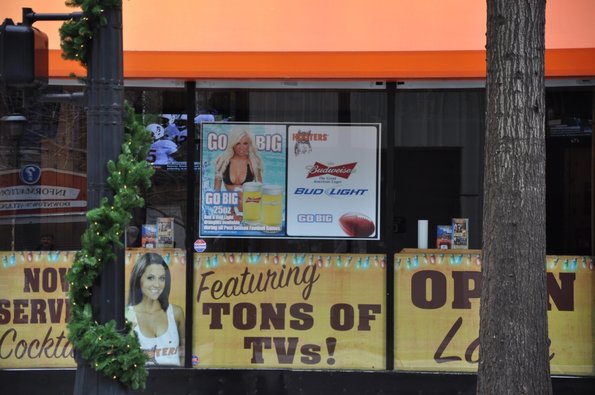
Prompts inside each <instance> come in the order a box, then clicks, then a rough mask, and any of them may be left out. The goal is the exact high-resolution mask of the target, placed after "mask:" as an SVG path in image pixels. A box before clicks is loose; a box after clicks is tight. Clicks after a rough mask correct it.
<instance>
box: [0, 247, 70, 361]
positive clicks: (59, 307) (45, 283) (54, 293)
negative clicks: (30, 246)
mask: <svg viewBox="0 0 595 395" xmlns="http://www.w3.org/2000/svg"><path fill="white" fill-rule="evenodd" d="M74 255H75V252H74V251H18V252H14V251H12V252H6V251H2V252H0V259H1V260H2V266H1V267H0V368H2V369H6V368H62V367H74V366H76V364H75V362H74V358H73V347H72V344H70V342H69V341H68V340H67V338H66V336H67V332H66V323H67V320H68V317H69V314H70V307H69V303H68V281H66V278H65V276H66V273H67V272H68V270H70V267H71V265H72V261H73V258H74Z"/></svg>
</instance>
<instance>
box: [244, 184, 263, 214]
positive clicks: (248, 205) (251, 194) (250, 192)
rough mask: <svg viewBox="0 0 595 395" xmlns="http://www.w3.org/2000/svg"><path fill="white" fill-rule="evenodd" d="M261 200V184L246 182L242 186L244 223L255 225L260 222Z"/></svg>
mask: <svg viewBox="0 0 595 395" xmlns="http://www.w3.org/2000/svg"><path fill="white" fill-rule="evenodd" d="M261 200H262V183H260V182H246V183H244V185H243V197H242V206H243V211H244V222H245V223H247V224H257V223H259V222H260V206H261Z"/></svg>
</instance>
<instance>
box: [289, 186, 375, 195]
mask: <svg viewBox="0 0 595 395" xmlns="http://www.w3.org/2000/svg"><path fill="white" fill-rule="evenodd" d="M367 193H368V189H366V188H335V187H333V188H326V189H322V188H296V189H295V191H294V192H293V194H294V195H311V196H319V195H322V194H324V195H327V196H364V195H365V194H367Z"/></svg>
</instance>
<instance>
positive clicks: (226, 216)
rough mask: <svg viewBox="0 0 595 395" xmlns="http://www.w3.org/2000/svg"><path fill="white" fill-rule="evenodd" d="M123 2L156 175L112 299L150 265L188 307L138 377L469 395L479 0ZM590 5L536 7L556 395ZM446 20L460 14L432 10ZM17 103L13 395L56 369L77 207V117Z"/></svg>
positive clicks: (128, 92) (184, 386)
mask: <svg viewBox="0 0 595 395" xmlns="http://www.w3.org/2000/svg"><path fill="white" fill-rule="evenodd" d="M15 3H21V2H15ZM137 3H140V2H134V1H132V2H125V3H124V95H125V98H126V100H127V101H128V102H129V103H130V104H131V105H132V106H133V107H134V109H135V111H136V113H137V114H138V115H139V118H140V119H141V120H142V122H143V124H144V125H145V126H147V127H149V125H152V126H150V127H149V128H150V129H151V130H152V131H153V132H154V138H155V143H156V145H154V146H153V147H152V151H150V155H149V158H148V160H149V161H150V162H151V163H153V166H154V168H155V174H154V176H153V177H152V186H151V187H150V188H148V189H147V190H145V191H144V193H143V197H144V199H145V203H146V204H145V207H144V208H142V209H138V210H135V211H134V212H133V218H132V222H131V225H132V226H134V227H135V228H136V231H138V235H137V237H136V238H134V237H131V238H130V240H129V241H127V249H126V258H125V259H126V262H125V263H124V264H125V266H126V269H125V271H126V278H125V284H126V289H125V290H123V292H124V293H125V294H126V298H127V299H126V300H131V299H129V298H128V295H129V294H130V293H131V292H132V291H131V287H129V284H131V281H130V278H131V277H132V276H133V274H132V273H133V271H134V270H133V268H134V267H135V264H136V263H137V262H138V261H141V260H142V259H143V257H144V256H145V255H146V254H147V253H156V254H158V255H159V256H161V257H162V259H163V261H164V262H165V263H166V265H167V267H168V271H169V273H170V274H169V276H170V279H171V286H170V291H169V292H170V293H169V303H170V304H171V305H175V306H179V307H180V308H181V311H182V312H183V314H184V316H185V319H184V322H185V331H184V332H185V333H184V335H183V338H184V340H183V341H182V342H181V346H180V348H181V349H180V350H179V351H180V352H179V353H178V354H179V355H178V354H176V355H178V356H177V358H179V359H178V362H179V363H177V364H174V365H178V367H176V368H174V369H172V368H171V366H170V365H171V363H170V364H168V366H169V367H168V368H165V367H151V370H150V376H149V377H150V378H149V383H148V389H149V390H150V391H154V392H155V393H158V392H159V391H160V390H162V389H164V388H169V389H171V388H175V390H177V391H179V392H184V393H186V392H187V393H215V392H217V391H219V392H221V393H246V392H250V391H254V392H258V393H332V392H342V393H353V394H356V393H357V394H360V393H382V391H384V392H386V393H392V392H391V391H394V393H399V391H400V390H402V391H404V392H405V391H407V390H408V389H412V388H414V389H418V390H419V389H421V390H422V391H427V392H428V393H429V392H431V391H432V390H433V389H435V388H436V386H440V387H443V388H450V389H451V390H452V392H460V393H474V382H475V376H474V372H475V371H476V369H477V356H478V349H477V348H478V345H477V334H478V325H479V324H478V322H479V295H478V290H479V288H478V285H479V283H478V281H479V279H478V274H479V272H480V269H481V251H480V248H481V237H482V236H481V221H482V209H483V207H482V193H483V188H482V184H483V173H482V172H483V170H482V169H483V143H484V130H485V89H484V83H485V81H484V78H485V51H484V50H483V49H482V48H483V46H484V39H485V38H484V37H485V36H484V31H485V23H484V21H485V17H484V14H485V5H483V4H481V5H479V4H477V2H474V1H460V2H456V5H452V4H449V5H448V7H451V9H446V8H445V9H442V8H441V7H447V6H446V5H444V4H442V3H443V2H418V3H432V4H431V5H432V6H433V7H434V8H431V9H430V8H427V7H428V6H429V4H425V5H420V4H416V5H411V4H408V2H400V1H396V2H378V4H376V7H380V8H382V7H385V8H386V9H385V11H383V12H382V13H380V14H382V15H378V12H376V11H377V9H376V11H375V12H374V13H372V12H371V11H366V10H361V7H357V5H358V4H357V3H358V2H356V1H352V2H348V3H349V4H348V5H347V6H344V9H343V11H342V13H340V15H339V16H336V9H321V7H320V5H319V4H318V2H313V3H316V4H311V5H312V6H313V8H314V6H316V7H315V9H318V10H319V13H316V15H314V16H312V14H311V13H310V12H308V11H307V9H308V7H307V5H304V4H302V5H300V7H297V6H291V7H290V9H281V8H278V6H277V5H276V2H271V1H262V4H259V6H261V7H262V8H259V9H258V10H256V11H255V10H254V9H253V7H250V8H251V9H248V6H247V5H244V4H240V3H242V2H238V4H236V5H237V8H234V11H233V12H231V13H230V14H231V15H227V16H226V17H225V18H224V17H223V12H224V11H225V10H224V9H223V8H221V7H222V6H220V5H207V4H195V3H193V2H186V1H174V2H172V4H175V5H176V6H177V7H176V8H179V9H184V10H185V12H183V13H179V15H177V16H176V18H174V19H176V21H169V20H165V21H161V20H160V21H157V20H155V17H154V16H153V15H156V14H157V11H156V9H157V8H156V7H160V5H159V4H157V2H153V1H144V2H143V5H142V6H140V4H137ZM154 3H155V4H154ZM177 3H179V4H177ZM384 3H390V4H384ZM406 3H407V4H406ZM13 6H14V7H13ZM25 6H28V7H32V8H33V9H34V10H35V11H36V12H59V11H63V10H56V9H51V10H50V9H48V5H47V4H44V2H41V1H33V2H28V3H27V4H18V5H16V4H15V5H13V4H12V3H11V5H9V6H6V5H3V6H1V7H0V11H2V14H5V15H6V16H10V17H13V18H14V19H15V21H16V20H19V15H18V14H16V15H13V14H14V9H17V10H20V7H25ZM5 7H6V10H3V8H5ZM452 7H454V8H452ZM457 7H460V8H457ZM13 8H14V9H13ZM382 9H384V8H382ZM404 10H406V11H407V12H403V11H404ZM463 10H465V11H464V12H463ZM590 11H593V12H594V13H595V9H593V5H592V4H591V3H590V2H588V1H578V0H576V1H573V2H563V1H550V2H548V22H547V24H548V25H547V29H548V30H547V33H546V46H547V48H548V49H547V51H546V78H547V79H546V86H547V88H546V105H547V120H546V122H547V128H546V129H547V135H546V141H547V163H546V166H547V168H546V173H547V192H546V193H547V196H546V200H547V254H548V261H547V262H546V264H547V265H548V273H549V274H548V289H549V294H550V304H551V309H550V313H549V320H550V322H549V324H550V337H551V340H552V355H553V357H552V360H551V364H552V374H553V375H555V377H556V378H555V379H554V388H555V390H556V391H557V392H559V393H564V392H563V391H565V390H568V389H570V390H571V391H573V393H582V391H584V392H585V393H587V391H588V389H589V388H592V387H590V386H592V385H593V377H595V362H594V357H593V350H592V344H593V335H592V333H593V322H594V318H593V307H592V306H593V303H595V300H593V296H592V295H593V289H592V287H593V264H594V263H593V258H592V256H593V252H592V251H593V241H592V240H593V236H592V227H593V201H594V200H593V196H592V182H593V181H592V180H593V148H592V147H593V143H592V119H593V112H594V106H595V100H594V97H595V90H594V89H595V88H594V86H595V31H593V29H587V28H585V27H584V26H589V25H588V23H589V21H588V19H589V18H588V17H587V15H592V14H593V13H591V14H589V12H590ZM18 12H20V11H18ZM446 12H448V15H453V16H454V15H456V16H457V18H458V19H456V20H457V21H459V22H460V23H452V21H450V22H448V23H447V22H445V19H448V18H438V16H439V15H445V14H444V13H446ZM287 13H290V14H291V15H292V17H291V18H287V17H286V15H287ZM284 15H285V16H284ZM329 15H333V16H335V17H336V18H335V22H334V23H335V24H334V25H333V26H332V27H333V28H331V27H330V26H328V21H329V20H330V19H331V18H330V17H329ZM178 17H179V18H180V19H179V20H177V19H178ZM393 17H394V18H396V19H394V18H393ZM305 20H307V21H309V23H310V25H308V24H304V21H305ZM570 20H572V21H573V22H572V23H570V22H569V21H570ZM147 21H154V22H155V23H154V24H152V26H157V28H155V29H152V28H151V29H148V28H147V27H146V26H147V25H150V23H148V22H147ZM412 21H417V23H416V24H414V23H412ZM273 22H274V23H273ZM356 22H358V23H356ZM581 22H584V23H581ZM280 25H282V26H283V27H284V28H281V26H280ZM140 26H142V28H141V27H140ZM181 26H183V27H181ZM189 26H192V27H193V29H188V28H187V27H189ZM353 26H357V29H353V30H351V29H348V27H353ZM38 28H40V29H42V30H45V31H46V32H48V33H49V29H50V28H46V27H45V25H44V26H41V24H39V26H38ZM175 29H179V31H178V32H171V31H172V30H175ZM308 29H310V32H309V33H308V34H304V35H303V36H304V37H302V36H301V35H300V34H297V33H296V32H302V31H304V30H308ZM165 32H167V33H165ZM169 32H171V34H170V33H169ZM272 32H276V33H277V34H272ZM290 32H292V33H290ZM422 32H425V33H428V32H430V33H432V32H433V33H434V34H433V35H432V34H430V37H433V39H431V40H427V39H425V38H424V37H427V36H428V34H421V33H422ZM469 32H478V34H469ZM438 33H442V34H438ZM174 36H175V37H176V39H175V40H172V39H171V37H174ZM317 36H318V37H319V40H314V39H313V37H317ZM164 37H170V39H168V40H164ZM196 37H200V38H202V39H198V38H196ZM411 37H415V39H411ZM294 38H295V39H294ZM364 38H366V39H364ZM388 38H390V40H389V39H388ZM393 38H394V39H393ZM52 39H54V40H55V39H56V37H52V35H51V34H50V83H49V86H48V87H47V88H45V91H44V92H45V93H72V92H82V91H83V90H84V85H82V84H81V83H79V82H78V81H76V80H72V79H69V78H68V75H69V73H70V72H75V73H78V74H79V75H84V70H83V69H81V68H80V66H78V65H76V64H75V63H73V62H67V61H64V60H62V59H60V52H59V49H58V46H57V44H56V42H55V41H54V42H52ZM35 97H36V96H35V95H33V96H31V97H30V98H28V99H27V100H24V99H23V95H22V92H20V91H18V90H14V89H10V88H6V89H5V90H4V91H3V98H4V103H3V107H2V115H3V116H4V115H9V114H12V113H15V112H19V113H23V115H24V116H25V117H26V118H27V120H28V121H27V125H26V127H25V128H24V130H23V131H22V132H21V133H19V134H9V133H8V132H6V133H2V136H1V138H2V144H1V145H0V146H1V149H2V152H3V154H2V155H1V158H2V159H1V161H2V163H1V168H0V177H1V178H0V179H1V180H2V184H1V185H0V188H2V191H3V192H2V195H1V198H2V200H1V201H0V202H1V203H2V210H1V211H0V233H1V234H2V235H3V237H2V240H0V251H2V252H1V254H2V259H3V267H2V269H0V270H2V272H3V273H2V277H1V279H2V280H0V281H2V284H3V288H1V289H4V290H5V291H2V294H1V295H0V299H2V300H1V304H0V308H1V310H0V319H1V323H2V327H1V328H2V329H1V332H2V333H1V334H0V336H1V337H0V341H1V342H2V347H1V348H0V350H1V351H0V376H1V377H4V378H6V380H10V381H11V382H12V383H14V389H15V391H19V390H20V391H25V392H26V391H29V390H31V389H30V387H29V384H28V383H27V379H25V377H26V376H27V375H30V374H36V375H39V377H40V378H44V379H46V380H50V381H51V382H56V383H59V382H61V381H62V380H68V379H72V378H73V376H74V371H73V368H74V367H75V364H74V360H73V359H72V346H71V345H69V343H67V342H66V340H65V336H64V333H65V332H64V331H65V327H66V319H67V318H66V317H68V306H67V296H66V291H67V288H68V284H67V283H65V282H64V280H63V278H64V277H63V276H64V274H65V273H66V271H67V270H69V267H70V264H71V263H72V260H73V257H74V251H76V250H78V249H79V248H80V235H81V234H82V232H83V231H84V229H85V228H86V217H85V213H86V210H87V209H88V208H89V207H87V204H86V203H87V200H86V188H87V179H86V178H87V166H88V165H87V155H86V113H85V108H84V107H83V106H80V105H78V104H75V103H64V102H49V103H48V102H43V103H41V102H40V101H36V99H35ZM192 119H195V120H196V122H191V121H190V122H189V121H188V120H192ZM191 124H193V125H194V126H191ZM193 129H194V131H195V134H194V135H189V134H188V130H190V131H192V130H193ZM240 129H241V130H244V131H247V134H248V135H249V136H250V140H251V144H252V145H253V146H254V152H255V154H254V155H255V156H258V157H259V159H251V160H249V161H248V163H249V164H248V166H247V169H246V170H245V171H244V169H243V167H242V168H241V169H240V171H239V173H238V171H236V173H235V174H234V165H233V163H234V162H233V157H232V159H230V158H228V159H227V160H228V163H227V164H223V165H222V164H221V162H220V159H219V158H220V157H224V156H225V152H226V150H227V147H228V145H231V142H233V141H234V140H233V139H234V135H235V133H236V131H237V130H240ZM5 130H6V129H5ZM237 141H239V140H237ZM234 144H235V143H234ZM188 147H190V148H188ZM189 152H191V153H192V154H191V155H189ZM230 155H232V154H230ZM241 163H242V166H245V165H246V162H241ZM235 169H236V170H237V169H238V168H237V167H235ZM248 183H250V185H248ZM256 183H259V184H260V185H252V184H256ZM253 187H254V188H255V189H250V188H253ZM240 192H241V193H240ZM255 203H257V204H258V207H257V208H256V209H254V210H253V209H252V208H253V207H255V206H254V204H255ZM250 210H253V211H252V212H253V213H256V214H255V218H252V219H251V220H248V219H247V218H248V217H249V216H250V215H251V214H250V213H251V211H250ZM456 219H466V221H465V222H463V224H464V225H463V230H462V233H460V234H459V235H458V237H457V238H456V239H454V238H451V239H450V241H448V242H447V243H446V244H448V245H449V246H450V247H452V243H453V242H455V241H456V242H457V243H458V244H459V246H458V247H457V248H456V249H443V247H444V244H441V240H442V239H441V237H440V234H439V233H438V232H439V229H438V226H439V225H448V226H451V231H452V230H453V225H456V223H457V222H456V221H454V222H453V220H456ZM419 220H427V221H428V222H427V223H426V224H427V226H428V227H427V228H426V232H425V233H424V232H420V226H424V225H423V223H420V222H418V221H419ZM456 226H457V227H456V228H455V229H458V225H456ZM129 232H130V234H129V236H133V233H134V232H135V230H134V229H132V228H129ZM43 236H46V237H44V239H45V240H44V241H46V242H47V241H48V240H47V239H48V237H51V239H50V240H49V243H50V244H51V246H50V245H42V240H41V239H42V237H43ZM420 238H421V244H420ZM424 241H425V242H426V243H427V244H426V245H425V246H423V245H422V244H423V242H424ZM418 247H421V248H418ZM163 350H165V348H163ZM168 353H169V351H167V352H166V351H162V354H164V355H165V354H168ZM156 354H157V353H156V352H154V353H153V355H152V357H153V358H154V362H155V363H156V364H159V361H160V360H159V357H158V356H156ZM170 362H171V361H170ZM30 369H40V370H36V371H35V373H32V371H31V370H30ZM3 380H4V379H3ZM6 380H5V381H6ZM174 382H175V383H176V384H175V387H172V386H174V384H172V383H174ZM56 385H58V386H59V388H65V389H64V391H65V392H69V390H70V389H71V388H72V387H71V386H69V385H64V384H56ZM201 387H202V388H201ZM201 391H202V392H201ZM424 393H425V392H424Z"/></svg>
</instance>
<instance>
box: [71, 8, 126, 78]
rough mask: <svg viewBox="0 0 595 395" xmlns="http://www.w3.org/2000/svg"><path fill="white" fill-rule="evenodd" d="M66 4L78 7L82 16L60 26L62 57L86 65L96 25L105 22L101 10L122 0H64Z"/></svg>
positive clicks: (101, 24)
mask: <svg viewBox="0 0 595 395" xmlns="http://www.w3.org/2000/svg"><path fill="white" fill-rule="evenodd" d="M66 5H67V6H69V7H80V8H81V9H82V11H83V17H82V18H80V19H79V20H74V19H71V20H69V21H66V22H64V23H63V24H62V26H61V27H60V46H61V47H62V57H63V58H64V59H71V60H76V61H79V62H80V63H81V64H82V65H83V66H85V67H86V66H87V62H88V61H89V50H90V48H91V40H92V39H93V32H94V31H95V29H96V28H97V27H99V26H103V25H105V24H106V23H107V21H106V19H105V15H104V12H103V11H104V10H105V9H106V8H115V7H119V6H121V5H122V0H66Z"/></svg>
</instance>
